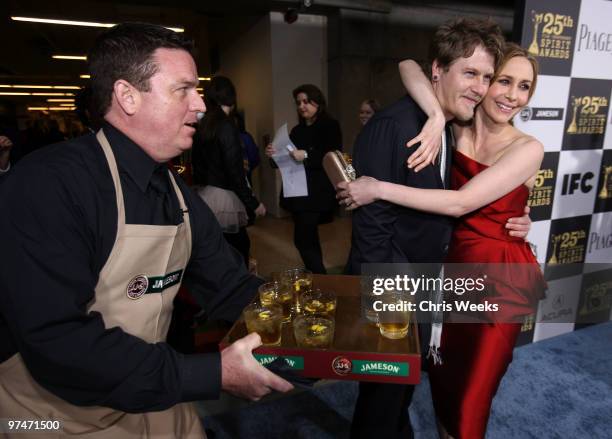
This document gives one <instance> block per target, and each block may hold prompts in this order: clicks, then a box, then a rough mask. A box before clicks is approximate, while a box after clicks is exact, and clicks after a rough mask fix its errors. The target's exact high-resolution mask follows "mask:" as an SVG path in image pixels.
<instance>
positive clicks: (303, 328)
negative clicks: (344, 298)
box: [293, 315, 335, 349]
mask: <svg viewBox="0 0 612 439" xmlns="http://www.w3.org/2000/svg"><path fill="white" fill-rule="evenodd" d="M334 329H335V322H334V319H333V318H329V317H323V316H317V315H300V316H297V317H296V318H295V319H293V335H294V336H295V341H296V343H297V345H298V347H300V348H313V349H328V348H330V347H331V346H332V344H333V341H334Z"/></svg>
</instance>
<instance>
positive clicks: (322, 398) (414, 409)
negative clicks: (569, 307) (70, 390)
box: [199, 322, 612, 439]
mask: <svg viewBox="0 0 612 439" xmlns="http://www.w3.org/2000/svg"><path fill="white" fill-rule="evenodd" d="M356 397H357V385H356V383H350V382H334V383H330V384H326V385H323V386H319V387H317V388H316V389H314V390H312V391H305V392H296V393H293V394H291V395H288V396H283V397H278V398H271V399H269V400H264V401H261V402H259V403H250V404H240V406H241V407H240V408H236V409H234V410H230V411H227V412H225V413H220V414H217V415H212V416H205V417H204V421H203V422H204V424H205V426H206V428H207V429H211V430H212V431H213V432H214V434H215V439H234V438H249V439H258V438H261V439H264V438H265V439H272V438H292V439H301V438H304V439H311V438H313V439H331V438H345V437H348V429H349V425H350V420H351V417H352V413H353V407H354V404H355V398H356ZM204 407H206V403H204V404H202V405H201V406H200V407H199V409H200V410H201V412H203V411H205V410H206V409H205V408H204ZM410 418H411V419H412V424H413V427H414V431H415V437H416V438H417V439H436V438H437V437H438V436H437V432H436V429H435V421H434V414H433V407H432V404H431V394H430V391H429V385H428V382H427V376H426V375H425V376H424V378H423V381H422V383H421V384H420V385H418V386H417V389H416V392H415V394H414V399H413V402H412V405H411V407H410ZM487 438H488V439H506V438H537V439H548V438H551V439H554V438H559V439H561V438H585V439H586V438H589V439H590V438H602V439H603V438H612V322H611V323H605V324H600V325H596V326H591V327H589V328H586V329H582V330H579V331H575V332H572V333H569V334H565V335H562V336H559V337H555V338H551V339H548V340H545V341H542V342H538V343H534V344H529V345H526V346H522V347H520V348H517V349H515V351H514V361H513V362H512V364H511V365H510V368H509V370H508V373H507V374H506V376H505V377H504V379H503V380H502V383H501V387H500V389H499V391H498V394H497V396H496V398H495V401H494V403H493V408H492V413H491V418H490V420H489V426H488V433H487Z"/></svg>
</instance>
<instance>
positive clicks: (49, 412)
mask: <svg viewBox="0 0 612 439" xmlns="http://www.w3.org/2000/svg"><path fill="white" fill-rule="evenodd" d="M96 137H97V139H98V141H99V142H100V144H101V145H102V149H103V151H104V154H105V156H106V160H107V161H108V165H109V168H110V171H111V174H112V177H113V182H114V185H115V192H116V195H117V210H118V221H117V237H116V239H115V245H114V246H113V249H112V251H111V253H110V256H109V258H108V260H107V261H106V264H105V265H104V268H103V269H102V271H101V273H100V277H99V281H98V285H96V290H95V298H94V300H93V301H92V302H91V303H90V305H89V311H97V312H99V313H101V314H102V318H103V320H104V325H105V327H106V328H107V329H108V328H113V327H116V326H119V327H120V328H121V329H123V330H124V331H125V332H127V333H129V334H132V335H134V336H136V337H139V338H142V339H143V340H145V341H146V342H148V343H157V342H163V341H165V340H166V335H167V333H168V327H169V326H170V319H171V317H172V301H173V299H174V296H176V294H177V292H178V289H179V287H180V284H181V278H182V274H183V270H184V269H185V267H186V266H187V262H188V261H189V257H190V255H191V228H190V225H189V214H188V213H187V208H186V207H185V201H184V199H183V196H182V194H181V191H180V190H179V188H178V186H177V185H176V181H175V180H174V177H173V176H172V174H171V173H170V179H171V181H172V186H173V188H174V191H175V193H176V195H177V196H178V199H179V204H180V207H181V209H182V210H183V212H184V213H183V220H184V222H183V223H182V224H179V225H178V226H152V225H135V224H134V225H133V224H126V223H125V206H124V204H123V191H122V189H121V183H120V181H119V171H118V170H117V163H116V162H115V157H114V155H113V152H112V150H111V147H110V145H109V143H108V140H107V139H106V136H105V135H104V132H103V131H102V130H100V131H99V132H98V134H97V136H96ZM164 287H166V288H164ZM0 418H7V419H20V420H37V419H38V420H45V421H60V422H61V423H62V428H61V429H60V431H59V432H52V431H49V430H47V431H44V432H41V431H39V432H32V434H31V437H34V438H41V437H45V438H52V437H65V436H67V435H78V436H79V437H85V438H95V439H107V438H108V439H122V438H160V439H161V438H202V437H205V435H204V432H203V430H202V427H201V424H200V420H199V418H198V415H197V413H196V411H195V408H194V406H193V405H192V404H191V403H183V404H178V405H176V406H174V407H172V408H170V409H167V410H164V411H159V412H150V413H139V414H130V413H125V412H121V411H117V410H114V409H111V408H107V407H78V406H75V405H72V404H70V403H68V402H66V401H64V400H63V399H61V398H59V397H57V396H55V395H54V394H52V393H50V392H48V391H47V390H45V389H44V388H43V387H41V386H40V385H39V384H38V383H36V381H34V379H33V378H32V376H31V375H30V373H29V372H28V370H27V368H26V366H25V364H24V362H23V360H22V358H21V355H20V354H15V355H14V356H12V357H11V358H10V359H8V360H7V361H5V362H4V363H2V364H0ZM14 436H15V438H17V439H25V438H27V437H30V434H27V433H24V432H23V430H22V431H20V432H18V433H15V435H14ZM8 437H11V436H10V435H8Z"/></svg>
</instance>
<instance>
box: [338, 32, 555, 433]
mask: <svg viewBox="0 0 612 439" xmlns="http://www.w3.org/2000/svg"><path fill="white" fill-rule="evenodd" d="M404 63H406V62H404ZM404 63H402V64H403V67H401V68H402V72H401V73H402V78H403V79H404V84H405V85H406V86H407V88H408V91H409V92H410V93H411V95H412V96H413V97H414V98H415V100H416V101H417V102H418V103H419V105H421V107H422V108H423V109H424V110H431V105H432V102H435V105H438V104H437V101H436V100H435V95H434V94H433V90H432V89H431V84H430V83H429V81H428V80H427V78H426V77H425V76H424V74H423V72H422V71H421V70H420V68H418V71H417V67H414V66H416V64H414V66H412V65H408V67H406V65H405V64H404ZM407 70H408V71H407ZM537 70H538V69H537V62H536V60H535V59H534V58H533V57H532V56H531V55H529V54H528V53H527V51H526V50H524V49H522V48H521V47H519V46H517V45H515V44H512V43H509V44H508V45H507V47H506V49H505V51H504V58H503V60H502V63H501V67H500V68H499V70H498V72H497V73H496V76H495V77H494V78H493V80H492V82H491V85H490V87H489V91H488V93H487V95H486V96H485V97H484V98H483V100H482V103H481V104H480V106H479V107H478V108H477V110H476V112H475V116H474V120H473V121H472V123H471V124H469V125H467V126H466V125H463V126H460V125H458V124H455V125H454V127H453V131H454V134H455V138H456V149H455V152H454V155H453V165H452V169H451V185H452V190H437V189H417V188H412V187H407V186H402V185H395V184H392V183H387V182H381V181H378V180H376V179H373V178H371V177H361V178H359V179H357V180H356V181H355V182H352V183H348V184H345V183H341V184H340V186H339V196H340V197H341V198H343V199H344V201H343V202H344V204H346V205H347V206H348V209H354V208H357V207H358V206H361V205H364V204H368V203H371V202H373V201H375V200H385V201H388V202H391V203H395V204H399V205H403V206H406V207H409V208H413V209H419V210H424V211H427V212H433V213H438V214H442V215H450V216H454V217H457V218H459V219H458V221H457V224H456V227H455V230H454V232H453V238H452V241H451V245H450V249H449V255H448V258H447V262H454V263H486V264H491V263H499V264H500V265H499V266H502V267H503V265H501V264H513V267H517V266H521V265H523V266H524V264H526V265H527V267H529V268H531V269H530V270H525V269H519V273H518V275H517V273H514V274H513V277H512V284H510V283H509V282H504V281H503V280H502V281H498V282H497V283H495V282H494V281H493V282H494V283H495V285H494V287H495V291H496V293H497V299H496V300H497V301H498V303H503V304H504V305H505V308H504V309H506V311H508V310H510V313H511V314H512V315H513V316H514V317H515V318H516V317H517V316H518V317H520V316H525V315H529V314H531V313H532V312H533V311H534V309H535V307H536V305H537V302H538V300H539V299H541V298H542V296H543V292H544V289H545V286H546V284H545V282H544V279H543V277H542V275H541V272H540V270H539V267H538V266H537V262H536V260H535V258H534V256H533V254H532V252H531V249H530V247H529V245H528V244H527V243H526V242H525V241H524V240H522V239H520V238H516V237H513V236H510V235H509V234H508V233H507V231H506V229H505V223H506V221H507V220H508V218H511V217H517V216H521V215H522V213H523V209H524V207H525V205H526V204H527V198H528V196H529V191H530V189H531V188H532V187H533V184H534V182H535V177H536V174H537V171H538V170H539V168H540V164H541V162H542V158H543V155H544V148H543V146H542V144H541V143H540V142H539V141H537V140H536V139H534V138H533V137H531V136H528V135H526V134H525V133H522V132H521V131H519V130H518V129H516V128H515V127H514V126H513V125H512V124H511V123H510V121H511V120H512V118H513V117H514V116H515V115H516V114H517V113H518V112H519V111H520V110H521V108H522V107H524V106H525V105H527V103H528V101H529V99H530V98H531V96H532V95H533V92H534V89H535V85H536V79H537V73H538V71H537ZM407 78H410V79H409V81H407V80H406V79H407ZM428 93H430V94H428ZM420 97H424V98H423V99H420ZM432 97H433V99H432ZM428 105H429V106H430V107H427V106H428ZM434 110H435V109H434ZM439 112H441V111H439ZM429 113H430V114H431V113H435V111H432V112H429ZM438 122H439V121H438ZM436 126H437V127H438V128H435V127H436ZM443 127H444V121H443V120H442V121H441V123H437V122H436V121H434V120H430V121H429V123H428V125H426V126H425V128H424V132H422V133H421V135H420V137H421V138H420V139H419V140H421V141H423V143H431V142H430V141H431V140H432V139H435V138H438V139H439V138H440V136H441V133H442V129H443ZM427 130H429V132H427ZM428 141H429V142H428ZM421 156H427V154H425V153H422V154H421ZM411 165H412V166H414V165H415V164H414V163H412V164H411ZM519 264H521V265H519ZM506 267H510V266H509V265H506ZM502 278H503V277H502ZM505 279H508V277H505ZM498 317H499V316H498ZM506 317H508V316H507V315H506ZM491 320H492V322H490V323H451V324H446V323H445V325H444V329H443V333H442V342H441V353H442V360H443V363H442V364H441V365H435V366H434V365H432V367H430V371H429V375H430V382H431V388H432V395H433V400H434V407H435V409H436V415H437V416H438V421H439V422H438V424H439V425H438V426H439V431H440V435H441V437H448V436H451V437H454V438H466V439H468V438H469V439H473V438H482V437H484V435H485V432H486V426H487V421H488V418H489V413H490V409H491V403H492V400H493V397H494V396H495V393H496V392H497V388H498V386H499V383H500V381H501V379H502V377H503V375H504V374H505V372H506V370H507V368H508V365H509V364H510V362H511V361H512V350H513V348H514V345H515V342H516V339H517V337H518V334H519V332H520V328H521V324H520V323H504V321H506V322H507V321H508V320H507V318H506V319H505V320H504V319H503V318H497V319H496V318H495V316H494V318H493V319H491Z"/></svg>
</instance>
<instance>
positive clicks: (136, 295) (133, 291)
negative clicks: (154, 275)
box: [126, 274, 149, 300]
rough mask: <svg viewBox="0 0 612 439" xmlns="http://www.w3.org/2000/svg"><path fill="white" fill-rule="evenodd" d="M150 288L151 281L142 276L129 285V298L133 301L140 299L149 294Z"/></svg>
mask: <svg viewBox="0 0 612 439" xmlns="http://www.w3.org/2000/svg"><path fill="white" fill-rule="evenodd" d="M148 288H149V279H148V278H147V277H146V276H145V275H143V274H140V275H138V276H136V277H135V278H134V279H132V280H131V281H130V282H129V283H128V286H127V291H126V292H127V296H128V297H129V298H130V299H133V300H136V299H140V298H141V297H142V296H143V295H144V294H145V293H146V292H147V289H148Z"/></svg>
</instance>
